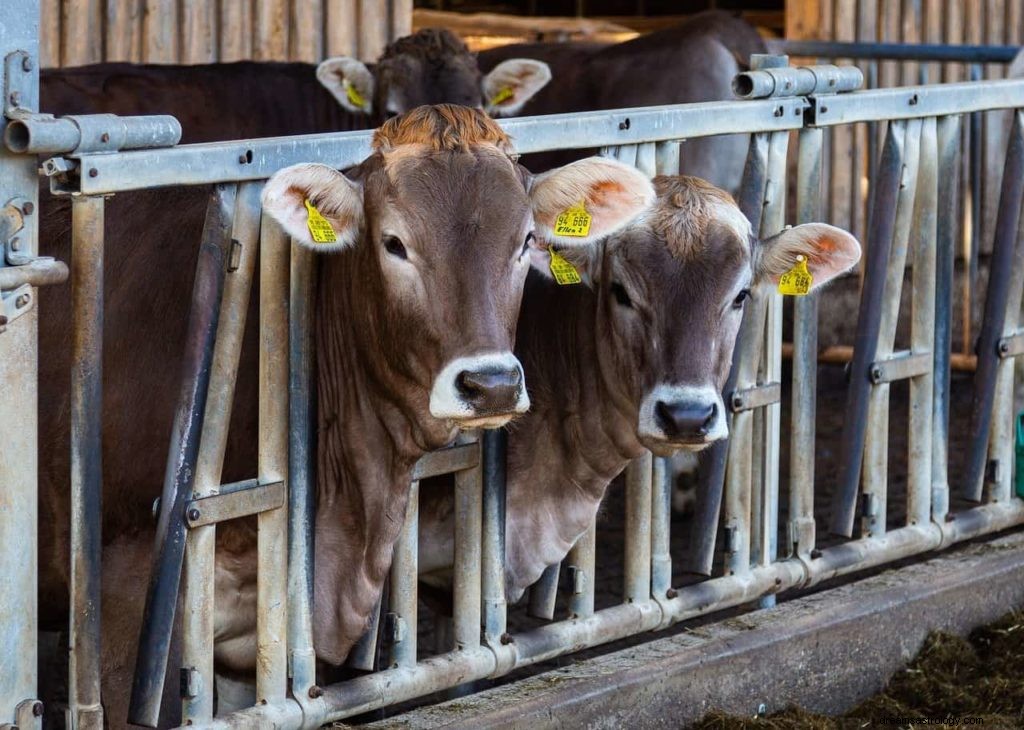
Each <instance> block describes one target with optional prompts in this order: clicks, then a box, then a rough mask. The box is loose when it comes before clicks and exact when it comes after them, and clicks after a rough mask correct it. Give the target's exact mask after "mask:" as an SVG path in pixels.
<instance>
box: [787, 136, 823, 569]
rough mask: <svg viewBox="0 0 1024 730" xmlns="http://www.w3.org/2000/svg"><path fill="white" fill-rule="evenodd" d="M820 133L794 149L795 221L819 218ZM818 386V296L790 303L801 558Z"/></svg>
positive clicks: (809, 522)
mask: <svg viewBox="0 0 1024 730" xmlns="http://www.w3.org/2000/svg"><path fill="white" fill-rule="evenodd" d="M822 136H823V131H822V130H821V129H815V128H809V129H801V130H800V133H799V140H798V149H797V172H796V174H797V179H796V208H797V213H796V215H797V222H798V223H811V222H815V221H818V220H820V217H821V161H822ZM817 387H818V296H817V294H809V295H808V296H805V297H795V298H794V299H793V389H792V401H791V406H790V408H791V411H790V413H791V416H790V419H791V420H790V449H789V529H788V534H789V547H790V549H791V551H792V553H793V554H795V555H798V556H800V557H802V558H806V557H807V556H809V555H810V552H811V550H813V549H814V540H815V534H814V533H815V522H814V454H815V448H814V447H815V414H816V407H815V406H816V403H817V397H816V395H817Z"/></svg>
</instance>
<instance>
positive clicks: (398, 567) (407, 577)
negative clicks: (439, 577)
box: [388, 481, 420, 667]
mask: <svg viewBox="0 0 1024 730" xmlns="http://www.w3.org/2000/svg"><path fill="white" fill-rule="evenodd" d="M419 524H420V483H419V482H418V481H414V482H413V483H412V485H411V486H410V487H409V506H408V507H407V508H406V510H405V521H404V522H403V523H402V530H401V532H399V533H398V539H397V540H396V541H395V552H394V558H393V559H392V561H391V584H390V592H389V593H388V596H389V598H390V603H391V612H390V615H392V617H393V620H394V621H395V625H394V626H393V632H392V635H391V639H392V641H391V666H393V667H411V666H413V665H414V664H416V625H417V618H416V608H417V606H416V580H417V574H418V572H419V570H418V565H419V552H418V548H419Z"/></svg>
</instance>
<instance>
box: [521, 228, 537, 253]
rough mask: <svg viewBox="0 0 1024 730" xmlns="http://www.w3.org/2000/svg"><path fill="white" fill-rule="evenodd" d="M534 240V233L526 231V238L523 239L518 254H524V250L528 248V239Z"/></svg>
mask: <svg viewBox="0 0 1024 730" xmlns="http://www.w3.org/2000/svg"><path fill="white" fill-rule="evenodd" d="M535 240H537V237H536V236H535V235H533V232H530V233H527V234H526V240H525V241H523V250H522V251H520V252H519V255H520V256H524V255H525V254H526V250H527V249H528V248H530V241H535Z"/></svg>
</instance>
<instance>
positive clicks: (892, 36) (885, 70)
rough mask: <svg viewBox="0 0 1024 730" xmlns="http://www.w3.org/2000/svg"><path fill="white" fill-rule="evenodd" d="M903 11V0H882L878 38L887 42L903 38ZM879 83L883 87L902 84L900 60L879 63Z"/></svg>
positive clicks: (894, 41) (896, 41)
mask: <svg viewBox="0 0 1024 730" xmlns="http://www.w3.org/2000/svg"><path fill="white" fill-rule="evenodd" d="M902 12H903V2H902V0H882V6H881V8H879V16H878V32H879V38H878V40H880V41H884V42H886V43H899V41H900V38H902V33H901V32H900V16H901V14H902ZM878 85H879V86H880V87H883V88H891V87H893V86H899V85H900V63H899V61H882V62H881V63H880V64H879V69H878Z"/></svg>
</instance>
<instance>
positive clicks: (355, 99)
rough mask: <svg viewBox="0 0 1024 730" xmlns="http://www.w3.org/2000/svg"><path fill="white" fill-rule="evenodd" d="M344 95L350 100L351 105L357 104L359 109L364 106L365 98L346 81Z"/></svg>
mask: <svg viewBox="0 0 1024 730" xmlns="http://www.w3.org/2000/svg"><path fill="white" fill-rule="evenodd" d="M345 96H347V97H348V100H349V101H350V102H352V106H357V107H359V108H360V109H365V108H366V99H364V98H363V95H362V94H360V93H359V92H358V91H357V90H356V87H354V86H353V85H352V84H350V83H349V82H348V81H346V82H345Z"/></svg>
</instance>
